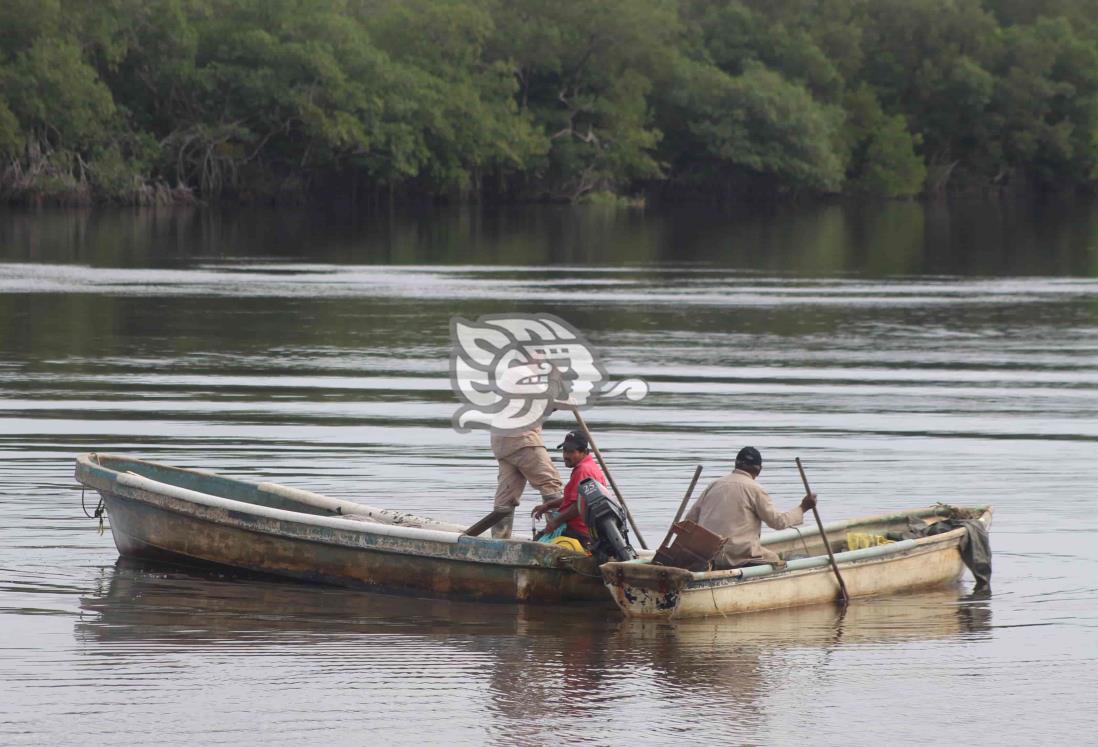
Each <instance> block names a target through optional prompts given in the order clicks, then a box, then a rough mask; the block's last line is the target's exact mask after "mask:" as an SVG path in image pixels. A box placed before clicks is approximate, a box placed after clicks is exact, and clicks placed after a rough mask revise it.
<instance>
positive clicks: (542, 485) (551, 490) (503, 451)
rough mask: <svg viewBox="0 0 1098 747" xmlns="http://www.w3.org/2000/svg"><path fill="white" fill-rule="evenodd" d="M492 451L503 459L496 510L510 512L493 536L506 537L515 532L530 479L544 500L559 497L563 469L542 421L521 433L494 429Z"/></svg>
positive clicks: (498, 524) (500, 461) (497, 482)
mask: <svg viewBox="0 0 1098 747" xmlns="http://www.w3.org/2000/svg"><path fill="white" fill-rule="evenodd" d="M492 453H493V454H494V455H495V457H496V461H498V462H499V474H498V475H497V477H496V497H495V502H494V505H493V510H494V511H500V512H503V511H506V512H509V515H507V516H505V517H504V518H503V519H500V520H499V521H498V522H496V524H495V526H493V527H492V536H493V537H496V538H499V539H506V538H508V537H510V536H511V526H512V524H514V521H515V507H516V506H517V505H518V504H519V500H520V499H521V498H522V491H523V490H525V489H526V483H527V482H529V483H530V484H531V485H533V486H534V489H535V490H537V491H538V492H539V493H541V500H542V501H550V502H551V501H558V500H560V498H561V497H562V496H563V493H562V492H561V480H560V473H559V472H557V468H556V467H554V466H553V461H552V460H551V459H550V458H549V452H548V450H547V449H546V448H545V442H544V441H542V439H541V426H540V425H538V426H536V427H534V428H531V429H530V430H527V431H522V432H521V433H514V434H509V435H503V434H498V433H493V434H492Z"/></svg>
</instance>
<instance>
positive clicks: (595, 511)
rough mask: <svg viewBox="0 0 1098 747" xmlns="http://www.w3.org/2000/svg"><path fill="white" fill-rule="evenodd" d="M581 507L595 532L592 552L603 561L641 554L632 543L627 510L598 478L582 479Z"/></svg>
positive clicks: (599, 560)
mask: <svg viewBox="0 0 1098 747" xmlns="http://www.w3.org/2000/svg"><path fill="white" fill-rule="evenodd" d="M579 510H580V515H581V516H583V523H584V524H586V525H587V531H588V533H589V534H590V536H591V548H590V549H591V554H592V555H594V556H595V559H596V560H598V562H599V563H600V564H602V563H605V562H606V561H608V560H633V559H634V558H636V557H637V551H636V550H634V549H633V546H632V545H630V544H629V527H628V525H627V524H626V523H625V511H623V510H622V509H621V506H619V505H618V504H617V503H614V501H612V500H611V499H610V496H609V495H607V494H606V490H605V489H604V488H603V487H602V485H601V484H599V482H598V481H597V480H595V479H593V478H590V477H588V478H585V479H584V480H581V481H580V484H579Z"/></svg>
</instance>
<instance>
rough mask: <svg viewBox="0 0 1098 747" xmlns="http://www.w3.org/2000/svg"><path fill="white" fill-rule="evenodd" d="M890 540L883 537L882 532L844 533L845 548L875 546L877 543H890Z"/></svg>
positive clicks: (859, 548) (858, 548) (854, 548)
mask: <svg viewBox="0 0 1098 747" xmlns="http://www.w3.org/2000/svg"><path fill="white" fill-rule="evenodd" d="M891 544H892V540H890V539H889V538H888V537H885V536H884V535H883V534H863V533H861V532H847V535H846V549H847V550H862V549H864V548H866V547H876V546H877V545H891Z"/></svg>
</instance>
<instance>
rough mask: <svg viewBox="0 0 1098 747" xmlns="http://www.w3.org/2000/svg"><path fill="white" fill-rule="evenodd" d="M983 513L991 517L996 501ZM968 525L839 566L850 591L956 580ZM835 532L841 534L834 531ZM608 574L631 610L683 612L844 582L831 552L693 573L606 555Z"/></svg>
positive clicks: (813, 595) (858, 555)
mask: <svg viewBox="0 0 1098 747" xmlns="http://www.w3.org/2000/svg"><path fill="white" fill-rule="evenodd" d="M931 511H933V509H924V510H920V511H913V512H910V514H904V515H900V516H902V517H903V518H906V517H907V516H916V517H919V516H923V517H925V516H929V515H930V512H931ZM897 519H898V517H897V516H896V515H893V516H891V517H873V518H870V519H864V520H861V521H853V522H836V523H835V524H834V525H831V528H828V529H827V530H826V531H827V532H828V537H829V539H831V541H832V542H835V541H836V540H837V539H838V536H837V534H838V532H839V531H842V532H844V533H845V531H846V530H847V529H852V528H863V529H864V528H865V527H877V528H884V527H886V526H888V524H889V520H891V521H893V522H895V521H896V520H897ZM980 520H981V521H982V522H984V523H985V525H990V522H991V509H990V508H988V509H986V510H984V512H983V514H982V516H981V518H980ZM964 533H965V530H964V529H954V530H952V531H949V532H945V533H943V534H940V535H936V536H931V537H924V538H920V539H914V540H904V541H902V542H897V543H894V544H892V545H883V546H881V547H874V548H868V549H865V550H855V551H850V552H840V553H838V554H837V555H836V560H837V561H838V563H839V570H840V571H841V573H842V576H843V580H844V582H845V583H846V588H847V591H848V592H849V594H850V596H851V597H853V598H857V597H868V596H876V595H880V594H890V593H895V592H899V591H905V590H911V589H924V588H929V587H934V586H939V585H942V584H947V583H951V582H955V581H956V580H957V578H958V577H959V576H960V575H961V573H962V572H963V570H964V562H963V560H962V558H961V552H960V543H961V540H962V538H963V536H964ZM833 535H836V536H834V537H833ZM801 541H802V542H804V543H805V546H806V548H807V547H808V545H809V544H816V545H817V546H818V545H822V542H820V541H819V535H818V533H816V534H815V535H814V536H813V535H812V534H810V532H809V530H804V531H803V537H802V538H801ZM768 544H770V546H772V547H785V546H790V547H793V546H795V545H791V544H790V541H789V540H788V539H787V538H786V537H785V536H784V535H783V536H780V537H775V538H774V539H773V540H772V541H771V542H770V543H768ZM601 570H602V574H603V580H604V582H605V583H606V586H607V588H608V589H609V590H610V594H611V596H612V597H613V598H614V601H615V602H616V603H617V605H618V607H620V608H621V610H622V612H624V613H625V615H626V616H628V617H635V618H647V619H680V618H692V617H707V616H711V615H733V614H740V613H744V612H755V611H759V610H768V609H780V608H785V607H797V606H802V605H811V604H821V603H833V602H835V601H836V600H837V599H838V597H839V586H838V582H837V580H836V579H835V574H834V572H833V570H832V568H831V566H830V564H829V563H828V562H827V559H826V556H823V557H820V556H815V557H809V558H806V559H804V560H799V561H792V562H791V563H790V564H789V566H788V568H787V569H785V570H774V569H771V567H770V566H762V567H757V568H746V569H736V570H730V571H709V572H701V573H692V572H690V571H686V570H683V569H680V568H666V567H662V566H655V565H651V564H650V563H646V562H636V561H634V562H630V563H607V564H605V565H603V566H602V569H601Z"/></svg>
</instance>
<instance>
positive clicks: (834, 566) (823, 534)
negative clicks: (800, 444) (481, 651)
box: [794, 457, 850, 606]
mask: <svg viewBox="0 0 1098 747" xmlns="http://www.w3.org/2000/svg"><path fill="white" fill-rule="evenodd" d="M794 461H795V462H796V463H797V469H798V470H800V473H801V482H803V483H804V492H805V494H806V495H807V494H809V493H811V492H812V489H811V488H810V487H808V477H807V476H806V475H805V473H804V466H802V465H801V458H800V457H797V458H796V459H794ZM812 515H813V516H815V517H816V526H817V527H818V528H819V530H820V538H821V539H822V540H823V543H824V547H825V548H826V549H827V557H829V558H831V568H832V570H834V571H835V578H836V579H838V581H839V591H840V592H841V593H842V599H843V606H846V605H848V604H850V594H849V593H848V592H847V590H846V582H844V581H843V576H842V574H841V573H839V564H838V563H836V562H835V553H833V552H831V542H829V541H828V539H827V532H825V531H824V525H823V522H822V521H820V512H819V511H817V510H816V507H815V506H813V507H812Z"/></svg>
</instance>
